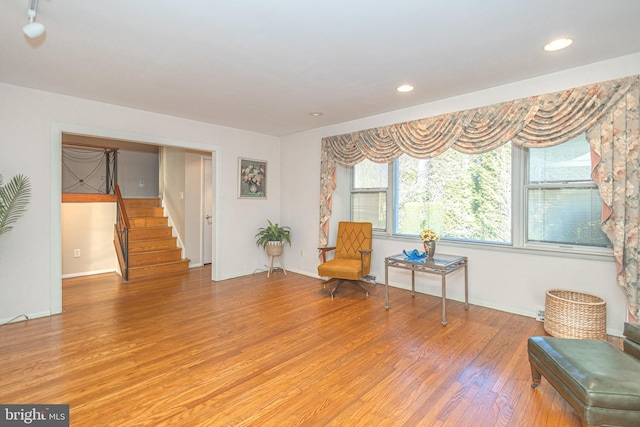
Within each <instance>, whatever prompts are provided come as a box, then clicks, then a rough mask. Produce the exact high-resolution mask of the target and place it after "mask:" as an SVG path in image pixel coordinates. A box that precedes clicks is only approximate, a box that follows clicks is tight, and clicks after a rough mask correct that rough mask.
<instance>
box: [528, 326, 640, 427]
mask: <svg viewBox="0 0 640 427" xmlns="http://www.w3.org/2000/svg"><path fill="white" fill-rule="evenodd" d="M624 332H625V336H626V338H625V344H624V345H625V350H626V349H627V348H628V349H630V350H631V351H630V352H629V353H632V352H633V351H635V350H637V349H638V348H640V326H639V325H632V324H629V323H626V324H625V330H624ZM528 351H529V362H530V364H531V376H532V378H533V384H531V386H532V387H534V388H535V387H536V386H538V385H539V384H540V380H541V376H544V377H545V379H546V380H547V381H548V382H549V384H551V385H552V386H553V387H554V388H555V389H556V390H557V391H558V392H559V393H560V394H561V395H562V397H564V398H565V399H566V400H567V402H568V403H569V404H570V405H571V406H572V407H573V408H574V409H575V410H576V412H577V413H578V415H580V417H581V418H582V420H583V421H584V422H585V423H586V424H588V425H613V426H640V359H638V358H636V357H634V356H633V355H631V354H629V353H628V352H627V351H621V350H619V349H618V348H616V347H615V346H614V345H612V344H610V343H608V342H606V341H600V340H580V339H564V338H553V337H530V338H529V341H528Z"/></svg>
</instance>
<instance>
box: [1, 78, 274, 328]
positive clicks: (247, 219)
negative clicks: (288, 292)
mask: <svg viewBox="0 0 640 427" xmlns="http://www.w3.org/2000/svg"><path fill="white" fill-rule="evenodd" d="M0 130H1V131H2V132H1V135H2V137H0V149H1V150H2V156H0V173H1V174H2V175H3V176H4V177H5V178H6V179H9V178H11V177H12V176H14V175H16V174H18V173H22V174H25V175H27V176H28V177H29V178H30V179H31V183H32V199H31V203H30V204H29V207H28V211H27V212H26V214H25V215H24V216H23V217H22V218H20V220H19V221H18V222H17V223H16V224H15V227H14V229H13V230H12V231H11V232H9V233H8V234H6V235H4V236H2V238H0V322H2V321H6V320H9V319H12V318H13V317H15V316H18V315H22V314H25V315H28V316H30V317H36V316H45V315H49V314H51V313H59V312H61V310H62V307H63V301H62V296H61V295H62V293H61V276H62V265H61V264H62V257H61V250H62V243H61V213H60V211H61V203H60V190H61V188H60V184H61V183H60V174H61V172H60V163H61V159H60V151H61V135H62V133H63V132H65V133H73V134H81V135H95V136H98V137H104V138H114V139H123V140H127V141H132V142H146V143H151V144H154V145H168V146H178V147H182V148H191V149H195V150H200V151H211V152H213V151H215V152H217V154H218V155H217V156H216V157H215V158H216V165H215V166H214V167H215V174H216V177H215V178H216V182H217V183H218V184H219V191H217V192H216V201H215V202H216V205H217V207H216V209H217V210H216V213H217V215H216V216H215V220H216V223H215V224H214V227H215V229H216V232H215V235H216V236H217V241H216V242H215V245H216V247H220V246H222V247H224V248H225V250H224V251H220V250H214V252H215V253H217V254H219V255H218V258H217V260H216V266H215V267H216V268H215V269H214V272H215V273H214V274H215V275H216V279H217V280H222V279H225V278H229V277H234V276H239V275H243V274H250V273H251V272H253V270H254V269H255V268H257V267H259V266H261V265H263V264H264V259H263V258H265V257H266V255H264V252H263V251H262V250H260V249H259V248H257V247H256V246H255V244H254V240H253V236H254V235H255V233H256V230H257V229H258V228H259V227H261V226H263V224H264V222H265V218H267V217H269V216H270V217H271V218H278V217H279V213H280V172H279V171H280V147H279V139H278V138H275V137H272V136H268V135H261V134H256V133H253V132H247V131H241V130H238V129H231V128H226V127H222V126H215V125H211V124H206V123H201V122H195V121H191V120H185V119H180V118H176V117H170V116H165V115H161V114H154V113H149V112H145V111H139V110H134V109H129V108H124V107H120V106H115V105H109V104H103V103H99V102H93V101H88V100H83V99H78V98H73V97H67V96H62V95H57V94H52V93H47V92H42V91H37V90H32V89H26V88H21V87H18V86H13V85H8V84H4V83H0ZM238 157H250V158H257V159H264V160H267V161H268V162H269V165H270V168H271V169H270V176H269V181H268V182H269V198H268V199H267V200H260V201H257V200H256V201H249V202H247V201H246V200H239V199H237V193H236V191H237V190H236V186H237V159H238ZM237 253H243V254H244V256H242V257H237V256H235V254H237ZM248 259H251V260H254V262H249V263H248V262H247V260H248Z"/></svg>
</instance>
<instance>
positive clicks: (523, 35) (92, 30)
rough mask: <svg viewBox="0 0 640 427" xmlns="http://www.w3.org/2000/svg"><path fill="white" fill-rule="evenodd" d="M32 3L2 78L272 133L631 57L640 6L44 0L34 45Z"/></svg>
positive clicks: (16, 13)
mask: <svg viewBox="0 0 640 427" xmlns="http://www.w3.org/2000/svg"><path fill="white" fill-rule="evenodd" d="M28 3H29V0H2V1H1V2H0V81H2V82H6V83H10V84H15V85H19V86H26V87H30V88H35V89H40V90H45V91H50V92H55V93H61V94H66V95H71V96H76V97H82V98H87V99H92V100H97V101H103V102H107V103H111V104H117V105H123V106H127V107H132V108H137V109H141V110H148V111H154V112H158V113H164V114H169V115H172V116H178V117H184V118H189V119H193V120H198V121H203V122H208V123H214V124H218V125H223V126H230V127H234V128H240V129H246V130H251V131H255V132H260V133H265V134H270V135H275V136H283V135H287V134H291V133H295V132H300V131H304V130H308V129H313V128H316V127H320V126H325V125H329V124H333V123H341V122H345V121H349V120H353V119H358V118H362V117H367V116H371V115H375V114H380V113H384V112H387V111H392V110H397V109H401V108H405V107H410V106H413V105H418V104H423V103H426V102H430V101H434V100H438V99H443V98H448V97H451V96H455V95H459V94H462V93H467V92H472V91H476V90H480V89H485V88H489V87H493V86H498V85H502V84H506V83H510V82H514V81H518V80H522V79H526V78H530V77H535V76H539V75H543V74H547V73H551V72H555V71H560V70H563V69H567V68H572V67H576V66H580V65H584V64H588V63H592V62H597V61H601V60H605V59H609V58H613V57H617V56H622V55H626V54H631V53H636V52H640V25H639V24H638V21H639V18H640V1H639V0H616V1H612V0H536V1H523V0H483V1H478V0H441V1H429V0H393V1H391V0H388V1H382V0H323V1H320V2H308V1H303V0H271V1H269V0H226V1H222V0H217V1H215V0H191V1H177V0H109V1H86V0H84V1H82V0H75V1H72V0H40V2H39V6H38V17H37V21H39V22H41V23H43V24H44V25H45V27H46V33H45V36H43V37H42V38H40V39H38V40H36V41H33V40H29V39H27V38H26V36H25V35H24V34H23V33H22V26H23V25H24V24H26V23H27V8H28ZM557 36H570V37H572V38H574V40H575V42H574V44H573V46H571V47H570V48H569V49H567V50H565V51H561V52H556V53H552V54H549V53H545V52H543V51H542V49H541V47H542V45H543V44H544V43H546V42H547V41H549V40H550V39H552V38H554V37H557ZM405 82H408V83H411V84H413V85H414V86H415V88H416V89H415V91H413V92H412V93H408V94H399V93H397V92H396V91H395V88H396V86H398V85H399V84H401V83H405ZM313 111H321V112H323V113H324V115H323V116H321V117H311V116H310V115H309V114H308V113H309V112H313Z"/></svg>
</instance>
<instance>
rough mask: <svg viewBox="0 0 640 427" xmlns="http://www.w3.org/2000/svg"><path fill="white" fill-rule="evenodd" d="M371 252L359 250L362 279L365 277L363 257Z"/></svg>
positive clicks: (370, 250) (369, 250)
mask: <svg viewBox="0 0 640 427" xmlns="http://www.w3.org/2000/svg"><path fill="white" fill-rule="evenodd" d="M372 251H373V249H361V250H360V262H361V264H362V277H364V276H365V274H364V257H365V256H366V255H369V254H370V253H371V252H372Z"/></svg>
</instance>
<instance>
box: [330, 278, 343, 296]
mask: <svg viewBox="0 0 640 427" xmlns="http://www.w3.org/2000/svg"><path fill="white" fill-rule="evenodd" d="M342 282H344V280H342V279H338V280H336V286H335V287H334V288H333V290H332V291H331V299H333V294H334V293H335V292H336V291H337V290H338V288H339V287H340V285H342Z"/></svg>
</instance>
